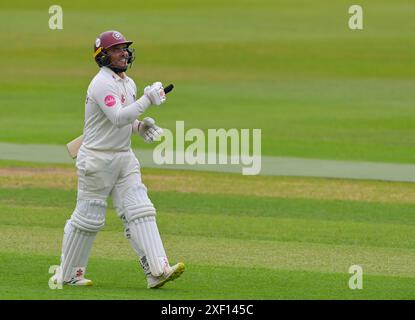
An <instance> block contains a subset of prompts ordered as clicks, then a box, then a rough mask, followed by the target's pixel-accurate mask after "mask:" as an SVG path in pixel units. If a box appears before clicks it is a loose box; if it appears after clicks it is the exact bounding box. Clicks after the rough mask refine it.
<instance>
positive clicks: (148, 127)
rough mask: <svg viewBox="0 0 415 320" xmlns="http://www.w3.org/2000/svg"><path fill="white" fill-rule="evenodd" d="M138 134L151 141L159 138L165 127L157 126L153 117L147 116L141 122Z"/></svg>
mask: <svg viewBox="0 0 415 320" xmlns="http://www.w3.org/2000/svg"><path fill="white" fill-rule="evenodd" d="M138 134H139V135H140V136H141V137H142V138H143V139H144V141H145V142H147V143H150V142H153V141H154V140H156V139H157V138H159V137H160V136H161V135H162V134H163V129H162V128H160V127H158V126H156V122H155V121H154V119H153V118H150V117H146V118H144V119H143V121H141V122H140V126H139V127H138Z"/></svg>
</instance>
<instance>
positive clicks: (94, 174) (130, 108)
mask: <svg viewBox="0 0 415 320" xmlns="http://www.w3.org/2000/svg"><path fill="white" fill-rule="evenodd" d="M131 44H132V41H127V40H126V39H125V38H124V36H123V35H122V34H121V33H120V32H117V31H106V32H103V33H102V34H101V35H100V36H99V37H98V38H97V39H96V40H95V45H94V59H95V61H96V63H97V64H98V66H99V67H100V70H99V72H98V73H97V75H96V76H95V77H94V78H93V79H92V81H91V83H90V85H89V87H88V91H87V96H86V101H85V125H84V137H83V142H82V145H81V147H80V148H79V151H78V154H77V158H76V168H77V176H78V193H77V203H76V207H75V210H74V212H73V214H72V216H71V217H70V219H69V220H67V222H66V225H65V228H64V235H63V241H62V254H61V263H60V266H59V267H58V268H57V269H56V272H55V274H54V275H53V276H52V278H51V279H50V281H52V282H53V283H55V284H69V285H77V286H89V285H92V281H91V280H89V279H86V278H85V272H86V267H87V263H88V257H89V254H90V252H91V247H92V244H93V241H94V239H95V237H96V235H97V233H98V231H99V230H101V229H102V227H103V226H104V223H105V213H106V209H107V198H108V197H109V196H111V197H112V200H113V204H114V207H115V209H116V211H117V214H118V216H119V217H120V219H121V220H122V222H123V224H124V232H125V236H126V238H127V239H128V240H129V241H130V243H131V246H132V248H133V249H134V251H135V253H136V254H137V256H138V258H139V262H140V265H141V267H142V268H143V270H144V273H145V275H146V277H147V284H148V288H159V287H161V286H163V285H164V284H165V283H166V282H167V281H171V280H174V279H176V278H177V277H179V276H180V275H181V274H182V273H183V271H184V264H183V263H178V264H176V265H174V266H170V264H169V261H168V259H167V255H166V252H165V250H164V247H163V243H162V240H161V238H160V234H159V231H158V228H157V223H156V209H155V208H154V205H153V203H152V202H151V201H150V199H149V197H148V195H147V188H146V186H145V185H144V184H143V183H142V181H141V174H140V163H139V162H138V160H137V158H136V157H135V155H134V153H133V151H132V150H131V136H132V135H139V136H141V137H142V138H143V139H144V140H145V141H146V142H152V141H153V140H154V139H156V138H157V137H158V136H160V135H161V134H162V132H163V131H162V129H161V128H159V127H158V126H157V125H156V124H155V121H154V120H153V119H151V118H144V119H143V120H142V121H139V120H137V118H138V117H139V116H141V115H142V114H143V113H144V112H145V111H146V109H147V108H149V107H150V106H152V105H157V106H159V105H161V104H162V103H164V102H165V101H166V95H165V92H164V88H163V85H162V84H161V83H160V82H155V83H153V84H152V85H150V86H147V87H146V88H145V89H144V93H143V95H142V96H141V97H139V98H138V99H137V87H136V85H135V83H134V81H133V80H132V79H131V78H129V77H128V76H127V75H126V73H125V72H126V71H127V69H128V67H129V66H131V64H132V62H133V61H134V57H135V56H134V49H132V48H130V45H131Z"/></svg>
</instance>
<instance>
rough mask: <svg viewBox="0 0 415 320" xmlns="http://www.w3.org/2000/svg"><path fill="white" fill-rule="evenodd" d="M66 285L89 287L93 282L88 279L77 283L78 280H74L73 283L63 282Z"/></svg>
mask: <svg viewBox="0 0 415 320" xmlns="http://www.w3.org/2000/svg"><path fill="white" fill-rule="evenodd" d="M65 284H66V285H68V286H72V287H90V286H92V285H93V282H92V281H91V280H90V281H86V282H84V283H79V282H75V283H69V282H68V283H65Z"/></svg>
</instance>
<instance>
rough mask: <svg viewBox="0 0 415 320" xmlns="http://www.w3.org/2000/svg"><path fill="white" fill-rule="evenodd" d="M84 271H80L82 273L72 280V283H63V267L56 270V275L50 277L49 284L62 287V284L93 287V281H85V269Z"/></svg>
mask: <svg viewBox="0 0 415 320" xmlns="http://www.w3.org/2000/svg"><path fill="white" fill-rule="evenodd" d="M81 269H83V270H80V273H79V274H78V276H77V277H75V278H72V279H71V280H70V281H63V280H62V268H61V267H57V268H56V270H55V274H54V275H53V276H52V277H50V279H49V283H53V284H54V285H62V284H67V285H70V286H92V284H93V283H92V280H89V279H85V278H84V277H83V273H84V272H85V271H84V268H81Z"/></svg>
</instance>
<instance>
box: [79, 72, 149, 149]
mask: <svg viewBox="0 0 415 320" xmlns="http://www.w3.org/2000/svg"><path fill="white" fill-rule="evenodd" d="M136 95H137V87H136V85H135V83H134V81H133V80H132V79H131V78H129V77H127V76H126V77H125V78H124V79H123V78H121V77H120V76H118V75H117V74H116V73H115V72H113V71H112V70H111V69H109V68H107V67H102V68H101V70H100V71H99V72H98V73H97V75H96V76H95V77H94V79H92V81H91V83H90V85H89V87H88V91H87V96H86V101H85V126H84V140H83V143H82V144H83V146H84V147H86V148H88V149H92V150H99V151H128V150H129V149H130V147H131V133H132V124H133V122H134V121H135V120H136V119H137V117H138V116H139V115H140V114H142V113H143V112H144V111H145V110H146V109H147V108H148V107H149V106H150V104H151V102H150V100H149V99H148V98H147V97H146V96H142V97H141V98H140V99H138V100H137V101H136V99H137V98H136Z"/></svg>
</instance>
